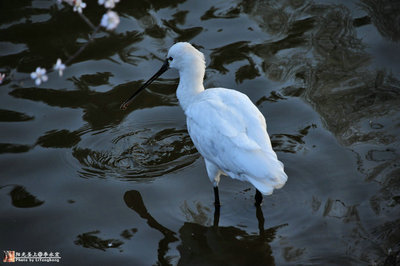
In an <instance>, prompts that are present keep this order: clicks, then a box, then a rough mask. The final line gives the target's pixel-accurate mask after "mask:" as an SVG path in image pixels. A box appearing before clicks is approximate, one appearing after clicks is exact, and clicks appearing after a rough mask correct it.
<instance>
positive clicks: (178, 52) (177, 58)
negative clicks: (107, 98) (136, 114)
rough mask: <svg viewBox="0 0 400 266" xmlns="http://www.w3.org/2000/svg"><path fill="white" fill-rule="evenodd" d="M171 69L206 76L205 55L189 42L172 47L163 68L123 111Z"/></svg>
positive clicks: (142, 87)
mask: <svg viewBox="0 0 400 266" xmlns="http://www.w3.org/2000/svg"><path fill="white" fill-rule="evenodd" d="M169 68H175V69H177V70H178V71H179V72H183V71H184V70H188V71H189V70H196V71H202V72H203V75H204V69H205V60H204V55H203V53H201V52H200V51H199V50H197V49H196V48H194V47H193V46H192V45H191V44H190V43H188V42H178V43H176V44H174V45H172V46H171V48H170V49H169V51H168V55H167V58H166V59H165V61H164V63H163V65H162V66H161V68H160V69H159V70H158V71H157V73H155V74H154V75H153V76H152V77H151V78H150V79H149V80H148V81H146V82H145V83H144V84H143V85H142V86H141V87H140V88H139V89H138V90H137V91H135V93H134V94H133V95H132V96H131V97H129V98H128V99H127V100H126V101H125V102H124V103H123V104H122V105H121V107H120V108H121V109H122V110H125V109H126V108H127V107H128V105H129V104H130V103H131V102H132V101H133V99H134V98H135V96H136V95H137V94H138V93H139V92H140V91H142V90H143V89H145V88H146V87H147V86H148V85H150V84H151V83H152V82H153V81H154V80H156V79H157V78H158V77H159V76H161V74H162V73H164V72H165V71H167V70H168V69H169Z"/></svg>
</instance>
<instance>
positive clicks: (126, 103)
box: [120, 59, 169, 110]
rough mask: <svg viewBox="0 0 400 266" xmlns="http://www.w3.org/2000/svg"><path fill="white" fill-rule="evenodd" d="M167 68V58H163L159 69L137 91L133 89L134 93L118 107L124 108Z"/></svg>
mask: <svg viewBox="0 0 400 266" xmlns="http://www.w3.org/2000/svg"><path fill="white" fill-rule="evenodd" d="M168 68H169V62H168V59H166V60H165V62H164V64H163V65H162V66H161V68H160V70H158V71H157V73H155V74H154V76H152V77H151V78H150V79H149V80H148V81H146V83H145V84H143V85H142V86H141V87H140V88H139V89H138V90H137V91H135V93H134V94H132V96H131V97H129V98H128V100H126V101H125V102H124V103H123V104H121V106H120V108H121V109H122V110H125V109H126V108H127V107H128V105H129V104H130V103H131V102H132V101H133V99H134V98H135V96H136V95H138V94H139V92H141V91H142V90H143V89H145V88H146V87H147V86H149V85H150V84H151V83H152V82H153V81H154V80H156V79H157V78H158V77H159V76H161V74H162V73H164V72H165V71H167V70H168Z"/></svg>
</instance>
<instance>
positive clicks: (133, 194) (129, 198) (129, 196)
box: [124, 190, 178, 265]
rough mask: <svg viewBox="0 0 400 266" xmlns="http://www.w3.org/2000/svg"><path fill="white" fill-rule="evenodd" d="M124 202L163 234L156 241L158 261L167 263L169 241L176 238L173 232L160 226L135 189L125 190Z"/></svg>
mask: <svg viewBox="0 0 400 266" xmlns="http://www.w3.org/2000/svg"><path fill="white" fill-rule="evenodd" d="M124 201H125V204H126V205H127V206H128V207H129V208H131V209H132V210H134V211H135V212H136V213H137V214H139V216H140V217H142V218H143V219H145V220H146V221H147V224H148V225H149V226H150V227H151V228H154V229H156V230H157V231H159V232H160V233H162V234H163V235H164V238H163V239H161V240H160V242H159V243H158V262H159V263H160V264H161V265H168V264H169V261H168V259H167V258H166V253H167V251H168V245H169V243H172V242H175V241H177V240H178V239H177V238H176V237H175V232H173V231H171V230H169V229H168V228H166V227H164V226H162V225H161V224H160V223H159V222H157V221H156V219H154V218H153V216H151V215H150V213H149V212H148V211H147V209H146V206H144V202H143V199H142V195H140V193H139V191H137V190H130V191H127V192H125V195H124Z"/></svg>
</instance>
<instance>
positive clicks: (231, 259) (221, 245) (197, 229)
mask: <svg viewBox="0 0 400 266" xmlns="http://www.w3.org/2000/svg"><path fill="white" fill-rule="evenodd" d="M124 200H125V203H126V205H127V206H128V207H129V208H131V209H132V210H134V211H135V212H137V213H138V214H139V216H140V217H142V218H143V219H145V220H147V224H148V225H149V226H150V227H152V228H154V229H156V230H158V231H159V232H161V233H162V234H163V235H164V238H163V239H161V240H160V242H159V246H158V262H159V263H160V264H163V265H165V264H169V263H170V261H169V259H168V258H167V257H166V253H167V251H168V249H169V248H168V245H169V243H172V242H175V241H178V239H177V238H176V236H175V235H176V233H175V232H173V231H171V230H169V229H168V228H166V227H164V226H162V225H161V224H160V223H159V222H157V221H156V220H155V219H154V218H153V217H152V216H151V215H150V214H149V212H148V211H147V209H146V207H145V205H144V202H143V199H142V197H141V195H140V193H139V192H138V191H136V190H131V191H128V192H126V193H125V195H124ZM256 217H257V220H258V228H259V234H258V235H257V234H248V233H247V232H246V231H244V230H242V229H239V228H237V227H234V226H226V227H220V226H219V219H220V208H219V207H215V211H214V221H213V225H212V226H204V225H200V224H197V223H192V222H185V223H184V224H183V226H182V227H181V228H180V229H179V238H180V241H181V243H180V244H179V245H178V247H177V249H178V251H179V253H180V259H179V262H178V265H193V264H195V265H222V264H230V265H274V264H275V260H274V257H273V255H272V250H271V247H270V245H269V243H270V242H271V241H272V240H273V239H274V238H275V234H276V231H277V230H278V229H279V228H280V227H283V226H286V225H279V226H276V227H272V228H269V229H266V230H264V222H265V220H264V215H263V212H262V209H261V207H257V208H256Z"/></svg>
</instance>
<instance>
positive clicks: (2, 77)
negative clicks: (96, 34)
mask: <svg viewBox="0 0 400 266" xmlns="http://www.w3.org/2000/svg"><path fill="white" fill-rule="evenodd" d="M5 77H6V74H4V73H0V84H1V83H3V79H4V78H5Z"/></svg>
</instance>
